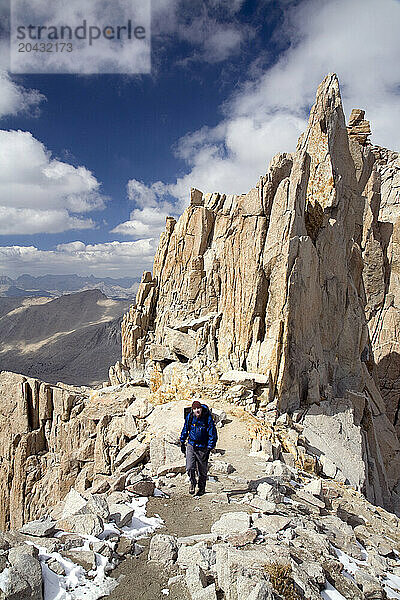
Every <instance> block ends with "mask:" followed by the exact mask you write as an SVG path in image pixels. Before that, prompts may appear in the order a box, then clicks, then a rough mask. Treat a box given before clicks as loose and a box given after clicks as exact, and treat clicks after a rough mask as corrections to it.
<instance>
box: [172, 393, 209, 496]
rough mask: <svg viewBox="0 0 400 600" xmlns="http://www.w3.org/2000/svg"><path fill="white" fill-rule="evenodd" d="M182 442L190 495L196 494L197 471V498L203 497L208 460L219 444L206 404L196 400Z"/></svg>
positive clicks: (184, 429)
mask: <svg viewBox="0 0 400 600" xmlns="http://www.w3.org/2000/svg"><path fill="white" fill-rule="evenodd" d="M186 438H187V439H188V444H187V446H186V445H185V442H186ZM180 442H181V450H182V452H183V454H185V455H186V471H187V474H188V476H189V479H190V487H189V494H194V493H195V490H196V483H197V482H196V471H197V473H198V478H199V479H198V490H197V492H196V496H202V495H203V494H204V493H205V490H206V481H207V468H208V459H209V456H210V452H211V450H212V449H213V448H215V445H216V443H217V430H216V428H215V425H214V421H213V418H212V416H211V411H210V409H209V408H208V406H206V404H200V402H199V401H198V400H194V402H193V403H192V410H191V411H190V412H189V414H188V415H187V417H186V419H185V424H184V426H183V429H182V433H181V437H180Z"/></svg>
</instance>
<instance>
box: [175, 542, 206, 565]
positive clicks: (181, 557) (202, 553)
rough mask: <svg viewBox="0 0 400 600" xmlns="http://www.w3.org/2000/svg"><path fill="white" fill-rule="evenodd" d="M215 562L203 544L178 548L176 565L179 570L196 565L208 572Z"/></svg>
mask: <svg viewBox="0 0 400 600" xmlns="http://www.w3.org/2000/svg"><path fill="white" fill-rule="evenodd" d="M214 562H215V559H214V552H213V550H212V549H210V548H208V546H207V544H206V543H205V542H198V543H197V544H193V546H180V548H179V550H178V558H177V563H178V565H179V567H180V568H181V569H187V568H188V567H192V566H195V565H198V566H199V567H200V568H201V569H202V570H203V571H205V572H209V571H210V569H211V568H212V566H213V564H214Z"/></svg>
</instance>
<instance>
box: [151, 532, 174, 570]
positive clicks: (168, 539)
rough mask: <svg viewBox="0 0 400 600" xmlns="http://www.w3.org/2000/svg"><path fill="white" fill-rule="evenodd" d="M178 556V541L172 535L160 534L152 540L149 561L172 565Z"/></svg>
mask: <svg viewBox="0 0 400 600" xmlns="http://www.w3.org/2000/svg"><path fill="white" fill-rule="evenodd" d="M177 556H178V548H177V545H176V539H175V538H174V536H172V535H164V534H161V533H158V534H156V535H154V536H153V537H152V538H151V542H150V549H149V556H148V559H149V560H153V561H155V562H159V563H163V564H165V565H172V564H173V563H174V562H175V561H176V559H177Z"/></svg>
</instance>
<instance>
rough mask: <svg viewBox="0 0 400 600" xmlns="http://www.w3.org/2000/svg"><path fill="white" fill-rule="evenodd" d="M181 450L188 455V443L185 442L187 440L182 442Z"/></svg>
mask: <svg viewBox="0 0 400 600" xmlns="http://www.w3.org/2000/svg"><path fill="white" fill-rule="evenodd" d="M181 451H182V454H184V455H185V456H186V444H185V442H181Z"/></svg>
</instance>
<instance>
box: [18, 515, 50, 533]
mask: <svg viewBox="0 0 400 600" xmlns="http://www.w3.org/2000/svg"><path fill="white" fill-rule="evenodd" d="M54 531H55V521H52V520H51V519H45V520H43V521H31V522H30V523H26V524H25V525H24V526H23V527H22V528H21V529H20V532H21V533H25V534H26V535H34V536H38V537H46V536H48V535H53V533H54Z"/></svg>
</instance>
